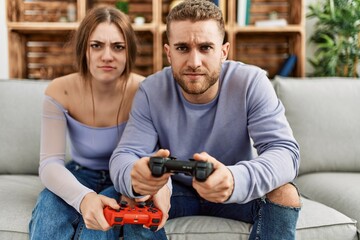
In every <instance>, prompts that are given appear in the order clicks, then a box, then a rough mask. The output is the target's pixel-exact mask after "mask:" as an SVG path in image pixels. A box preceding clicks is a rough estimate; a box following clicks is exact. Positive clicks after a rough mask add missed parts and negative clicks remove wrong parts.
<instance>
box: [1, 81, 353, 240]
mask: <svg viewBox="0 0 360 240" xmlns="http://www.w3.org/2000/svg"><path fill="white" fill-rule="evenodd" d="M273 83H274V88H275V90H276V92H277V94H278V96H279V98H280V99H281V100H282V102H283V103H284V105H285V107H286V115H287V118H288V120H289V122H290V124H291V126H292V128H293V131H294V135H295V137H296V138H297V140H298V141H299V144H300V147H301V156H302V161H301V166H300V174H299V177H298V178H297V180H296V182H297V184H298V186H299V188H300V191H301V193H302V201H303V209H302V211H301V212H300V217H299V221H298V225H297V233H296V236H297V239H298V240H309V239H317V240H321V239H324V240H331V239H334V240H354V239H359V231H358V229H360V81H358V80H349V79H320V80H319V79H317V80H313V79H311V80H310V79H305V80H296V79H276V80H275V81H274V82H273ZM47 84H48V82H46V81H29V80H0V239H4V240H9V239H28V222H29V220H30V216H31V211H32V209H33V207H34V204H35V201H36V199H37V196H38V194H39V192H40V191H41V190H42V188H43V186H42V184H41V183H40V181H39V178H38V177H37V169H38V159H39V136H40V133H39V131H40V113H41V106H42V98H43V92H44V89H45V87H46V85H47ZM165 227H166V230H167V233H168V238H169V239H171V240H184V239H206V240H211V239H214V240H215V239H216V240H218V239H247V238H248V235H249V231H250V229H251V225H249V224H245V223H242V222H238V221H233V220H224V219H221V218H215V217H204V216H196V217H184V218H178V219H174V220H169V221H168V223H167V224H166V226H165Z"/></svg>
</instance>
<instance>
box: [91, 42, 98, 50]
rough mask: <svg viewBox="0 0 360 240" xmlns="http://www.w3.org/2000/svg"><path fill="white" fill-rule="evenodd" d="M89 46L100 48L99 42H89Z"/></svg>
mask: <svg viewBox="0 0 360 240" xmlns="http://www.w3.org/2000/svg"><path fill="white" fill-rule="evenodd" d="M90 47H91V48H93V49H98V48H100V44H97V43H92V44H90Z"/></svg>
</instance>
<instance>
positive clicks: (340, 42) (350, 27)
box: [307, 0, 360, 77]
mask: <svg viewBox="0 0 360 240" xmlns="http://www.w3.org/2000/svg"><path fill="white" fill-rule="evenodd" d="M307 18H316V20H317V22H316V24H315V29H314V34H313V35H312V36H311V37H310V39H309V40H310V42H311V43H314V44H315V48H316V50H315V53H314V56H313V58H311V59H308V61H309V63H310V64H311V65H312V66H313V68H314V72H313V74H311V76H313V77H322V76H343V77H358V72H357V67H358V64H359V57H360V39H359V37H360V36H359V32H360V0H322V1H320V2H317V3H315V4H311V5H309V11H308V14H307Z"/></svg>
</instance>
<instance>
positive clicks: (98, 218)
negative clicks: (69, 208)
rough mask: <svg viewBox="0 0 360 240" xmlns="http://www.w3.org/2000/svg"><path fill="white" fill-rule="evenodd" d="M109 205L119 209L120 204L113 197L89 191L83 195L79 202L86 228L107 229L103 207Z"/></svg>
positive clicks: (108, 226) (108, 227)
mask: <svg viewBox="0 0 360 240" xmlns="http://www.w3.org/2000/svg"><path fill="white" fill-rule="evenodd" d="M105 206H110V207H111V208H113V209H119V208H120V206H119V204H118V203H117V202H116V200H115V199H113V198H109V197H106V196H104V195H101V194H96V193H95V192H91V193H88V194H86V195H85V197H84V198H83V200H82V201H81V203H80V211H81V214H82V216H83V219H84V222H85V226H86V228H88V229H93V230H102V231H107V230H109V229H110V227H111V226H110V225H109V223H108V222H107V221H106V219H105V216H104V211H103V209H104V207H105Z"/></svg>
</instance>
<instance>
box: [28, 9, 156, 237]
mask: <svg viewBox="0 0 360 240" xmlns="http://www.w3.org/2000/svg"><path fill="white" fill-rule="evenodd" d="M74 47H75V50H74V51H75V55H76V57H75V59H76V64H77V68H78V72H77V73H73V74H70V75H67V76H63V77H60V78H57V79H54V80H53V81H52V82H51V83H50V84H49V86H48V88H47V89H46V92H45V99H44V105H43V113H42V132H41V152H40V167H39V175H40V178H41V181H42V183H43V184H44V185H45V187H46V188H45V189H44V190H43V191H42V192H41V193H40V195H39V198H38V201H37V204H36V206H35V209H34V211H33V215H32V219H31V222H30V225H29V228H30V229H29V230H30V239H67V240H68V239H119V233H120V231H119V230H115V229H110V226H109V224H108V222H107V221H106V219H105V218H104V215H103V208H104V207H105V206H106V205H109V206H111V207H112V208H115V209H117V208H119V205H118V204H117V202H118V201H119V198H120V195H119V194H118V193H117V192H116V191H115V189H114V188H113V184H112V182H111V180H110V176H109V171H108V170H109V167H108V165H109V159H110V156H111V154H112V152H113V150H114V149H115V147H116V145H117V144H118V142H119V139H120V137H121V135H122V133H123V130H124V128H125V125H126V121H127V120H128V116H129V111H130V108H131V103H132V100H133V97H134V94H135V92H136V90H137V89H138V86H139V83H140V82H141V81H142V80H143V78H144V77H143V76H140V75H137V74H135V73H132V69H133V66H134V62H135V56H136V52H137V48H136V38H135V34H134V31H133V29H132V27H131V23H130V21H129V19H128V17H127V16H126V15H125V14H123V13H121V12H120V11H118V10H117V9H115V8H111V7H98V8H95V9H92V10H91V11H90V12H89V13H88V14H87V16H86V17H85V18H84V19H83V21H82V22H81V24H80V26H79V28H78V30H77V32H76V35H75V38H74ZM67 133H68V136H69V138H70V141H71V156H72V160H71V161H70V162H67V163H66V161H65V152H66V150H65V148H66V138H67V137H66V136H67ZM99 230H101V231H99ZM107 230H108V231H107ZM124 231H126V229H125V230H124ZM144 231H145V232H146V234H149V235H154V236H155V235H156V233H151V232H150V231H148V230H146V229H144ZM130 237H131V236H130ZM154 238H155V237H154Z"/></svg>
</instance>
